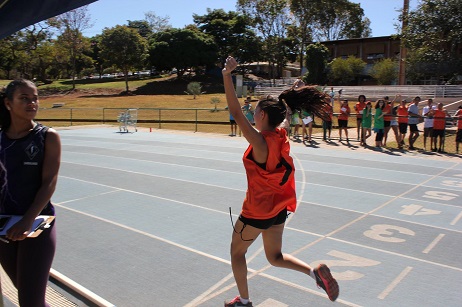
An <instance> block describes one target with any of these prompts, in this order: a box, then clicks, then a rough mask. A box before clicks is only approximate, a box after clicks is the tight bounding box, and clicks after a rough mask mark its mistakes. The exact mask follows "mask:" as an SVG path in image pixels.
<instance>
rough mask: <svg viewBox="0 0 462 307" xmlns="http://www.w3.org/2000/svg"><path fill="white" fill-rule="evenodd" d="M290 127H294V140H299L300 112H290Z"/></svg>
mask: <svg viewBox="0 0 462 307" xmlns="http://www.w3.org/2000/svg"><path fill="white" fill-rule="evenodd" d="M291 125H292V126H293V127H294V134H293V136H294V138H299V137H300V135H299V134H298V129H299V128H300V112H299V111H298V110H294V111H292V116H291Z"/></svg>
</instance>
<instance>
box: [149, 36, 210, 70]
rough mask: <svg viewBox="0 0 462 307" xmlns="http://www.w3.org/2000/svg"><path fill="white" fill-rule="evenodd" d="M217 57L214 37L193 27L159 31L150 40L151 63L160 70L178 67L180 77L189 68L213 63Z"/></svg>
mask: <svg viewBox="0 0 462 307" xmlns="http://www.w3.org/2000/svg"><path fill="white" fill-rule="evenodd" d="M216 59H217V46H216V44H215V42H214V40H213V38H212V37H211V36H209V35H206V34H204V33H202V32H200V31H198V30H194V29H191V28H185V29H170V30H168V31H165V32H159V33H156V34H154V36H153V38H152V40H151V41H150V47H149V60H150V62H151V65H153V66H156V68H157V69H159V70H164V69H172V68H176V69H177V71H178V76H179V77H181V76H182V75H183V74H184V73H185V71H186V70H187V69H189V68H197V67H200V66H210V65H213V64H215V62H216Z"/></svg>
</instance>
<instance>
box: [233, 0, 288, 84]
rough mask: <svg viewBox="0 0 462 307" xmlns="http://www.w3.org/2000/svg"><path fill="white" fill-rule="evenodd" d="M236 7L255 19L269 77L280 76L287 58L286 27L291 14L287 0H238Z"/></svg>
mask: <svg viewBox="0 0 462 307" xmlns="http://www.w3.org/2000/svg"><path fill="white" fill-rule="evenodd" d="M237 3H238V8H239V10H240V11H241V12H243V13H244V14H245V15H246V16H249V17H250V18H253V19H254V20H255V26H256V28H257V30H258V33H259V34H260V35H261V36H262V37H263V41H264V53H265V58H266V59H267V61H268V62H269V63H270V67H271V68H274V65H275V64H276V65H277V70H276V71H274V69H271V71H270V77H271V78H274V77H280V76H281V75H282V69H283V67H284V65H285V63H286V60H287V54H288V52H287V50H286V47H287V42H286V40H285V38H286V36H287V28H288V26H289V25H290V24H291V14H290V10H289V7H288V4H287V0H238V2H237Z"/></svg>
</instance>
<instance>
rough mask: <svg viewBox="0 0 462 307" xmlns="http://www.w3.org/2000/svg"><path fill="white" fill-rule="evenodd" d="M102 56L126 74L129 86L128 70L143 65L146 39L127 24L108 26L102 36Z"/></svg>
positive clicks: (109, 63)
mask: <svg viewBox="0 0 462 307" xmlns="http://www.w3.org/2000/svg"><path fill="white" fill-rule="evenodd" d="M100 47H101V57H102V59H103V60H104V62H105V63H106V64H107V65H109V66H110V65H114V66H115V67H117V68H119V69H120V70H121V71H122V72H123V73H124V75H125V88H126V91H127V92H128V91H129V88H128V72H129V71H130V70H131V69H133V67H139V66H140V65H141V66H142V65H143V63H144V59H145V57H146V50H147V43H146V40H145V39H144V38H143V37H141V35H140V34H139V33H138V32H137V31H136V30H135V29H130V28H128V27H127V26H115V27H114V28H111V29H108V28H106V29H105V30H104V31H103V34H102V36H101V46H100Z"/></svg>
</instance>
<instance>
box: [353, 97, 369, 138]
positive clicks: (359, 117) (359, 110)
mask: <svg viewBox="0 0 462 307" xmlns="http://www.w3.org/2000/svg"><path fill="white" fill-rule="evenodd" d="M365 107H366V96H364V95H359V96H358V102H357V103H356V105H355V107H354V109H355V111H356V129H357V135H358V138H357V139H358V141H359V136H360V135H362V133H361V131H362V130H361V128H362V121H363V109H364V108H365ZM362 141H363V140H361V142H362Z"/></svg>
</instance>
